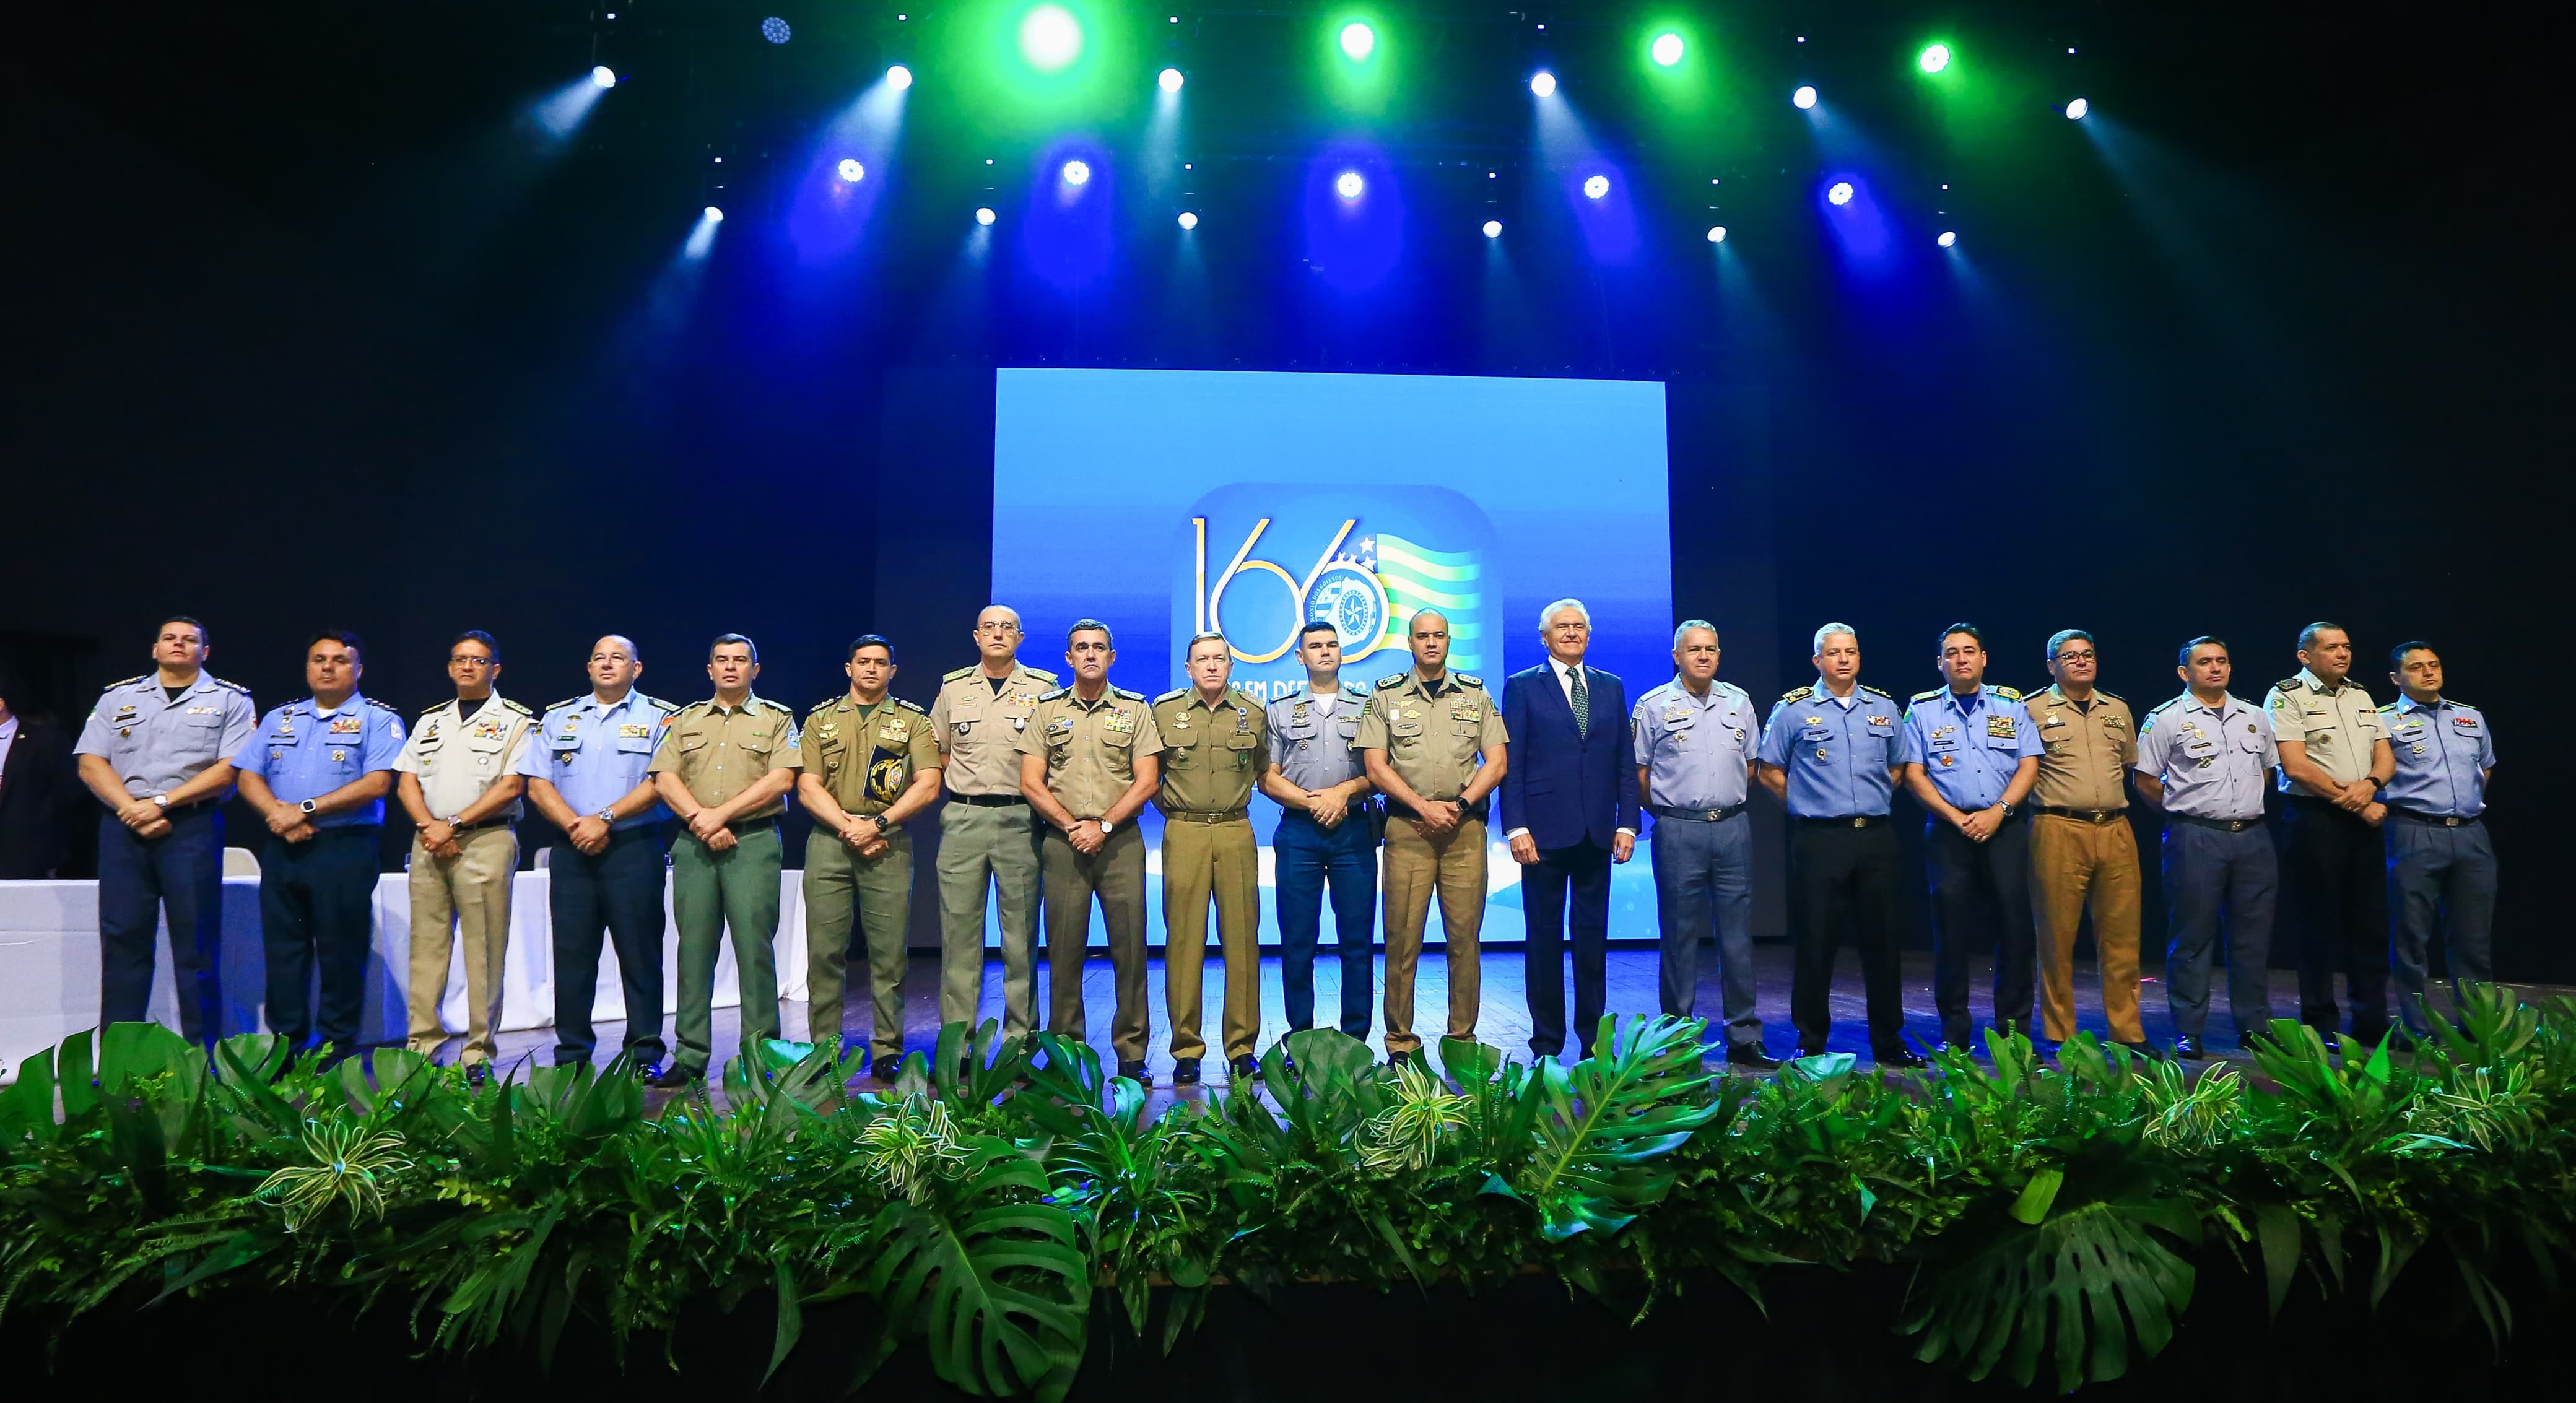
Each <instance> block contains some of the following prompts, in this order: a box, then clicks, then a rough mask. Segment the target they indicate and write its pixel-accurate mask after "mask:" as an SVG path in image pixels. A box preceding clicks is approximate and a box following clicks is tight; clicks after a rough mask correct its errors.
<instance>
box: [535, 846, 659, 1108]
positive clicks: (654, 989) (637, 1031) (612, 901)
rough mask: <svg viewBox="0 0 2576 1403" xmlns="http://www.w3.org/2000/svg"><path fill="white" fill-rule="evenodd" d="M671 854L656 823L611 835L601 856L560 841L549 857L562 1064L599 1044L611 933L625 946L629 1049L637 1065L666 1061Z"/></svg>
mask: <svg viewBox="0 0 2576 1403" xmlns="http://www.w3.org/2000/svg"><path fill="white" fill-rule="evenodd" d="M666 862H667V857H666V854H665V850H664V847H663V841H662V833H661V830H660V829H659V828H656V827H654V826H652V825H649V824H645V825H638V826H637V827H634V828H622V829H618V830H616V831H614V832H611V833H610V834H609V835H608V846H607V847H605V848H603V849H601V850H600V852H599V855H598V856H597V857H592V856H590V855H589V854H587V853H584V852H583V851H582V850H581V849H579V848H576V847H574V846H573V845H572V844H570V843H557V844H555V845H554V847H553V849H552V850H551V856H549V857H547V859H546V888H547V896H546V905H547V907H548V909H549V910H550V911H551V912H552V914H553V916H554V928H555V934H554V955H555V1062H556V1064H557V1065H561V1064H563V1063H566V1062H587V1061H589V1060H590V1054H591V1050H592V1049H593V1048H595V1047H597V1046H598V1045H599V1035H598V1034H597V1033H595V1032H593V1031H592V1029H591V1026H590V1011H591V1006H592V1005H593V1004H594V1003H596V1002H597V1001H598V997H599V947H600V943H601V939H602V936H603V934H604V935H605V938H606V939H607V940H608V941H610V942H612V943H614V944H615V945H616V947H617V978H618V983H619V984H621V985H623V986H624V987H625V990H626V1051H627V1052H628V1053H629V1054H631V1055H632V1056H633V1057H634V1059H635V1065H637V1066H639V1067H641V1066H647V1065H650V1064H653V1063H657V1062H660V1061H661V1060H662V1054H663V1051H664V1048H663V1043H662V932H663V927H664V922H663V919H662V877H663V868H664V866H665V864H666Z"/></svg>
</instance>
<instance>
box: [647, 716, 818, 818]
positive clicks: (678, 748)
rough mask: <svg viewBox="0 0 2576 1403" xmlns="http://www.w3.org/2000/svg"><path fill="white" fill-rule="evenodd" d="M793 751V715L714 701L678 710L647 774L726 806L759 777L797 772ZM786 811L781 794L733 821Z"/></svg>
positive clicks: (700, 799)
mask: <svg viewBox="0 0 2576 1403" xmlns="http://www.w3.org/2000/svg"><path fill="white" fill-rule="evenodd" d="M802 764H803V760H802V758H801V757H800V756H799V755H798V754H797V750H796V713H794V712H792V711H789V710H788V709H787V708H785V707H783V706H780V705H779V704H778V703H776V702H774V701H771V700H769V699H768V698H767V697H760V696H753V697H746V698H744V699H743V703H742V705H741V706H738V707H727V706H725V705H723V704H721V703H719V702H717V701H716V700H715V699H713V698H709V699H707V700H706V701H702V702H694V703H692V704H690V705H688V706H684V707H682V708H680V709H679V711H678V712H676V713H675V714H673V716H672V717H671V719H670V721H669V722H668V723H667V724H665V725H664V726H663V728H662V744H661V746H660V748H658V749H656V750H655V751H654V752H653V763H652V764H650V765H647V766H645V767H644V773H646V774H648V775H660V774H676V775H678V776H679V777H680V783H682V784H684V785H686V786H688V790H689V793H690V794H691V795H692V796H693V797H695V798H696V799H697V801H698V802H699V803H701V804H706V805H710V806H712V805H716V804H722V803H725V802H727V801H729V800H731V799H732V798H733V796H735V795H737V794H740V793H741V792H743V791H744V790H746V789H749V788H750V787H751V786H752V785H754V784H756V783H758V782H759V781H760V779H761V777H762V776H764V775H767V774H770V773H772V772H773V771H777V770H793V769H797V768H800V767H801V766H802ZM786 809H787V798H786V796H785V795H780V796H779V797H778V798H775V799H772V800H770V801H769V802H768V803H766V804H763V805H761V806H760V807H759V808H758V809H757V810H754V811H753V812H751V813H747V814H736V815H734V822H736V823H744V822H748V821H750V820H752V819H762V818H776V817H778V815H779V814H781V813H783V812H785V811H786Z"/></svg>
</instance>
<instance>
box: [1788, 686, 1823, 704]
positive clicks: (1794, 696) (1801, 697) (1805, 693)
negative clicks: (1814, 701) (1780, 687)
mask: <svg viewBox="0 0 2576 1403" xmlns="http://www.w3.org/2000/svg"><path fill="white" fill-rule="evenodd" d="M1815 694H1816V689H1815V688H1813V687H1800V688H1798V689H1797V690H1795V691H1790V692H1782V693H1781V694H1780V700H1782V701H1784V702H1794V701H1805V700H1806V699H1807V698H1809V697H1812V696H1814V695H1815Z"/></svg>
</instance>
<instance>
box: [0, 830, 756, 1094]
mask: <svg viewBox="0 0 2576 1403" xmlns="http://www.w3.org/2000/svg"><path fill="white" fill-rule="evenodd" d="M803 876H804V874H803V873H801V872H793V871H791V872H788V873H786V874H784V875H783V876H782V877H781V878H780V880H779V893H778V895H779V902H778V938H777V942H776V947H775V948H776V950H777V962H778V992H779V997H781V998H786V999H802V998H804V997H805V898H804V893H803V890H802V888H801V886H800V881H801V879H802V877H803ZM546 883H547V874H546V873H545V872H544V871H543V870H539V871H533V872H522V873H520V874H518V878H517V889H516V891H515V892H514V893H513V895H512V897H511V900H510V950H509V955H508V958H507V959H506V960H505V961H504V962H503V964H502V976H501V978H502V993H501V1027H502V1028H504V1029H525V1028H550V1027H553V1026H554V1021H555V961H554V933H553V921H552V919H551V912H550V909H549V907H548V906H547V902H546V892H547V885H546ZM662 909H663V910H664V911H665V912H666V913H667V912H668V911H669V910H670V909H671V907H670V900H669V893H668V891H667V890H666V891H665V892H664V899H663V903H662ZM602 944H603V946H604V947H605V948H603V949H602V950H601V952H600V957H599V992H598V996H597V997H596V998H595V999H594V1000H593V1001H592V1004H591V1016H592V1017H593V1018H595V1019H600V1020H622V1019H624V1018H625V1017H626V991H625V987H624V985H623V984H622V983H620V981H619V979H618V970H617V952H616V949H615V948H614V947H613V946H607V945H606V942H605V941H603V942H602ZM679 950H680V935H679V930H678V928H677V927H674V926H671V925H668V924H667V923H666V924H665V926H664V928H663V932H662V1008H663V1012H664V1016H665V1017H666V1018H667V1017H668V1016H669V1014H670V1011H671V1010H672V1008H673V1007H674V1006H675V1005H676V1003H677V1001H678V995H679ZM410 971H411V890H410V886H409V878H408V877H406V876H405V875H404V874H403V873H400V872H392V873H387V874H386V875H384V876H383V877H380V878H378V879H377V881H376V920H375V948H374V949H373V950H372V951H371V952H370V953H369V955H368V957H367V1006H366V1013H365V1015H364V1016H363V1017H362V1018H361V1019H360V1021H359V1032H358V1035H359V1037H360V1038H361V1039H363V1040H365V1041H367V1042H371V1043H398V1042H401V1041H402V1039H403V1032H404V1028H405V1026H406V1023H407V1018H406V1015H405V1012H404V1008H405V1004H404V999H405V986H406V982H407V978H408V976H409V974H410ZM266 979H267V961H266V960H265V959H264V958H263V957H262V954H261V948H260V931H259V879H258V878H256V877H227V878H225V879H224V951H223V989H224V1028H223V1031H224V1032H225V1033H227V1034H231V1033H251V1032H264V1031H266V1030H267V1028H268V1024H267V1021H266V1019H265V1018H264V1016H263V1015H264V1013H265V1005H266V1002H267V984H266ZM98 994H99V989H98V883H96V882H0V1083H5V1082H7V1081H11V1080H15V1078H16V1075H17V1064H18V1061H19V1059H20V1058H23V1057H25V1056H27V1055H28V1054H29V1053H33V1052H37V1051H41V1050H43V1049H45V1048H48V1047H51V1046H53V1045H54V1044H56V1043H59V1042H61V1041H62V1040H63V1039H64V1038H65V1037H68V1036H70V1035H71V1034H73V1033H76V1032H78V1031H80V1030H81V1029H83V1028H89V1027H95V1026H96V1025H97V1023H98ZM715 1002H716V1006H717V1007H719V1008H732V1007H736V1006H738V1005H739V1004H740V1003H741V994H740V991H739V990H738V989H737V987H736V984H735V978H734V959H733V946H732V942H731V941H730V940H728V941H727V942H726V943H725V946H724V949H723V951H722V952H721V953H720V954H719V955H718V957H717V960H716V992H715ZM441 1013H442V1015H443V1018H444V1021H445V1022H446V1024H447V1026H448V1028H449V1029H450V1030H451V1031H454V1032H460V1033H461V1032H463V1031H464V1028H465V965H464V956H463V953H462V952H461V951H460V952H458V953H457V954H455V955H453V956H451V958H450V960H449V967H448V975H447V1001H446V1003H445V1004H444V1006H443V1007H442V1009H441ZM152 1017H153V1018H154V1020H156V1021H158V1022H160V1023H162V1024H165V1025H167V1026H169V1027H172V1028H176V1027H178V1026H179V999H178V992H177V986H176V985H175V984H174V983H173V982H172V979H171V974H170V933H169V930H168V928H167V927H166V926H164V928H163V929H162V932H161V947H160V951H159V953H158V955H157V957H156V960H155V963H154V966H153V974H152ZM666 1036H667V1028H666Z"/></svg>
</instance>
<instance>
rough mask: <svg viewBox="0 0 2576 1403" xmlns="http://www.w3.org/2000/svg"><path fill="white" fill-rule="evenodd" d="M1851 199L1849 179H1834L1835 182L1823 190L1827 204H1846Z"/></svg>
mask: <svg viewBox="0 0 2576 1403" xmlns="http://www.w3.org/2000/svg"><path fill="white" fill-rule="evenodd" d="M1851 201H1852V184H1851V182H1850V181H1848V180H1837V181H1835V182H1834V183H1833V185H1832V186H1831V187H1830V188H1828V189H1827V190H1826V191H1825V203H1826V204H1829V205H1847V204H1850V203H1851Z"/></svg>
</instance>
